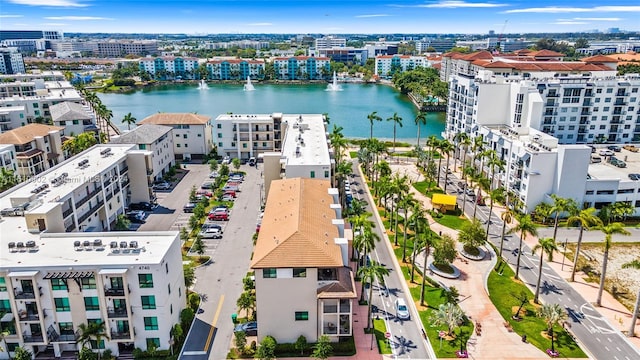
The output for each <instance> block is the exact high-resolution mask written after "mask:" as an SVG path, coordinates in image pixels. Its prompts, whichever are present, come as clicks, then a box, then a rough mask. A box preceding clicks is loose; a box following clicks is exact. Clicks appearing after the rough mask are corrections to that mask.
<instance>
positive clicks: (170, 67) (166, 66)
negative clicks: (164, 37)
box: [138, 56, 198, 80]
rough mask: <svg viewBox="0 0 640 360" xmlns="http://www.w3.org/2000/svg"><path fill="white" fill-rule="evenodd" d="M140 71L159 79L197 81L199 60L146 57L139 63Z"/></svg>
mask: <svg viewBox="0 0 640 360" xmlns="http://www.w3.org/2000/svg"><path fill="white" fill-rule="evenodd" d="M138 64H139V67H140V70H141V71H146V72H148V73H149V74H150V75H151V76H152V77H157V78H159V79H163V80H164V79H176V78H183V79H196V78H197V72H196V70H197V69H198V59H197V58H190V57H173V56H163V57H145V58H142V59H140V60H139V62H138Z"/></svg>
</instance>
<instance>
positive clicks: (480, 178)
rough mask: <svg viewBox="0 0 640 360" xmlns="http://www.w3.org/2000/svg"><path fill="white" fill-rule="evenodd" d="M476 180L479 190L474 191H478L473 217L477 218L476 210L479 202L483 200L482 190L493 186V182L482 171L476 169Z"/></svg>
mask: <svg viewBox="0 0 640 360" xmlns="http://www.w3.org/2000/svg"><path fill="white" fill-rule="evenodd" d="M474 175H475V176H474V178H473V180H474V182H475V183H476V185H478V191H475V189H474V192H475V193H476V199H475V201H474V202H473V218H474V219H475V218H476V212H477V211H478V202H480V201H481V200H482V190H483V189H484V190H485V191H487V190H489V186H491V183H490V182H489V179H488V178H487V177H486V176H484V175H483V174H482V172H480V171H476V173H475V174H474Z"/></svg>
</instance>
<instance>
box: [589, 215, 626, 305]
mask: <svg viewBox="0 0 640 360" xmlns="http://www.w3.org/2000/svg"><path fill="white" fill-rule="evenodd" d="M599 229H600V231H602V232H603V233H604V255H603V256H602V271H601V272H600V287H599V288H598V298H597V299H596V305H598V306H602V290H604V280H605V278H606V276H607V263H608V261H609V249H611V245H612V241H611V237H612V236H613V234H621V235H631V233H630V232H629V231H628V230H627V229H625V228H624V224H623V223H619V222H614V223H611V224H609V225H605V226H600V227H599Z"/></svg>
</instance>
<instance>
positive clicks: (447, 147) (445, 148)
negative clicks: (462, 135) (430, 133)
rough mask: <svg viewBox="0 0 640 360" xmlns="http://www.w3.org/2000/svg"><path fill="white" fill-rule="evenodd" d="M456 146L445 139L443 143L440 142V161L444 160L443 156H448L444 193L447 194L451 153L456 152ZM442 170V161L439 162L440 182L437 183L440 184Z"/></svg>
mask: <svg viewBox="0 0 640 360" xmlns="http://www.w3.org/2000/svg"><path fill="white" fill-rule="evenodd" d="M454 149H455V148H454V146H453V144H452V143H451V142H450V141H449V140H447V139H444V140H442V141H440V148H439V150H440V160H442V155H445V154H446V155H447V166H446V168H447V170H446V171H445V172H444V193H445V194H446V193H447V181H448V180H449V158H450V154H451V152H452V151H453V150H454ZM441 169H442V166H440V161H438V180H437V183H438V184H440V170H441Z"/></svg>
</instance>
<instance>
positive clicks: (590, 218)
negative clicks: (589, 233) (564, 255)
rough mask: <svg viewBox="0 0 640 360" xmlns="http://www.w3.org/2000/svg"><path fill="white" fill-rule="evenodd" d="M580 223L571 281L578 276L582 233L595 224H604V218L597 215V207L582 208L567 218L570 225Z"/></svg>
mask: <svg viewBox="0 0 640 360" xmlns="http://www.w3.org/2000/svg"><path fill="white" fill-rule="evenodd" d="M576 223H577V224H578V228H579V229H580V231H579V232H578V244H577V245H576V253H575V255H574V256H573V268H572V269H571V278H570V281H571V282H574V281H575V278H576V269H577V268H578V267H577V264H578V256H580V245H582V233H583V232H584V229H585V228H586V229H587V230H588V229H591V227H594V226H602V225H603V224H602V220H600V218H598V216H596V209H595V208H592V207H591V208H588V209H584V210H580V212H579V213H574V214H573V215H572V216H569V218H568V219H567V224H568V225H570V226H571V225H573V224H576ZM565 251H567V249H565Z"/></svg>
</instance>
